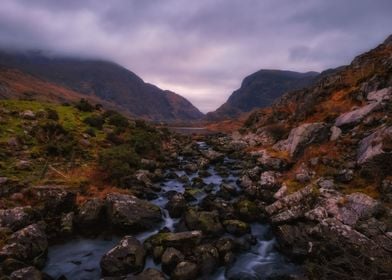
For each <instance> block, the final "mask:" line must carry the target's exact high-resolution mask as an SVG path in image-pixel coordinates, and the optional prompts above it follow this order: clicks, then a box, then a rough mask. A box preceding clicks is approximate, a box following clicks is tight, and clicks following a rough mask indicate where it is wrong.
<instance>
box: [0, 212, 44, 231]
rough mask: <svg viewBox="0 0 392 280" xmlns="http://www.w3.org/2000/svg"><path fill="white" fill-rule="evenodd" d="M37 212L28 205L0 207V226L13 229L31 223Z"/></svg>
mask: <svg viewBox="0 0 392 280" xmlns="http://www.w3.org/2000/svg"><path fill="white" fill-rule="evenodd" d="M36 217H37V213H36V212H35V211H34V210H33V208H31V207H30V206H25V207H15V208H11V209H0V227H8V228H10V229H12V230H13V231H16V230H19V229H21V228H23V227H26V226H28V225H30V224H32V223H33V222H34V221H35V220H36Z"/></svg>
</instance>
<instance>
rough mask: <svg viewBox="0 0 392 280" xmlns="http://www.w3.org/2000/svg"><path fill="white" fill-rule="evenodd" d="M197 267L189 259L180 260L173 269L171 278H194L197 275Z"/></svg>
mask: <svg viewBox="0 0 392 280" xmlns="http://www.w3.org/2000/svg"><path fill="white" fill-rule="evenodd" d="M198 271H199V269H198V267H197V265H196V264H195V263H193V262H189V261H183V262H180V263H179V264H178V265H177V266H176V268H175V269H174V271H173V273H172V275H171V279H173V280H194V279H196V278H197V275H198Z"/></svg>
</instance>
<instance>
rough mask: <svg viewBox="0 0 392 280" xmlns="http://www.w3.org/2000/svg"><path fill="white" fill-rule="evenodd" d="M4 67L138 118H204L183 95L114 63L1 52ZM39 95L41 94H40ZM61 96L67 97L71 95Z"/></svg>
mask: <svg viewBox="0 0 392 280" xmlns="http://www.w3.org/2000/svg"><path fill="white" fill-rule="evenodd" d="M0 65H2V67H3V69H4V68H6V70H8V71H9V73H8V75H9V74H10V72H11V70H12V69H7V68H15V69H17V70H19V71H20V72H24V73H25V74H28V75H30V76H33V77H34V78H35V79H40V80H42V81H43V82H45V83H50V84H53V85H55V86H57V87H62V88H65V89H64V90H61V91H62V92H64V91H65V90H66V91H68V92H69V91H73V92H76V93H78V94H79V95H80V94H81V95H84V96H85V97H87V98H93V99H95V100H102V102H101V103H110V104H112V105H113V106H116V107H117V109H119V110H121V111H123V112H125V113H128V114H129V115H131V116H134V117H139V118H146V119H150V120H154V121H193V120H198V119H200V118H201V117H202V116H203V114H202V113H201V112H200V111H199V110H198V109H197V108H195V107H194V106H193V105H192V104H191V103H190V102H189V101H188V100H186V99H185V98H183V97H181V96H180V95H178V94H176V93H173V92H170V91H165V90H161V89H160V88H158V87H156V86H154V85H151V84H148V83H145V82H144V81H143V80H142V79H141V78H140V77H138V76H137V75H136V74H134V73H132V72H131V71H129V70H127V69H125V68H123V67H121V66H119V65H117V64H114V63H111V62H107V61H99V60H82V59H74V58H56V57H49V56H45V55H42V54H40V53H23V54H21V53H7V52H0ZM14 80H17V79H16V78H15V79H14ZM15 82H16V81H15ZM8 83H10V82H9V81H8ZM8 87H13V84H12V83H11V84H10V85H7V83H3V84H2V88H3V90H2V91H3V92H4V91H6V90H7V88H8ZM43 90H44V91H45V88H43ZM9 91H11V90H9ZM36 93H37V94H38V95H39V91H37V92H36ZM58 95H60V96H61V97H59V98H64V99H66V98H67V95H65V96H64V95H62V94H60V93H58Z"/></svg>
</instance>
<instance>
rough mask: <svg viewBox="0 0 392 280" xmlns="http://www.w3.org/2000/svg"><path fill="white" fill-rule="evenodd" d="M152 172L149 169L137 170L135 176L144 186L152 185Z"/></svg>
mask: <svg viewBox="0 0 392 280" xmlns="http://www.w3.org/2000/svg"><path fill="white" fill-rule="evenodd" d="M152 177H153V176H152V174H151V173H150V171H148V170H137V171H136V172H135V178H136V180H137V181H138V182H140V183H141V184H142V185H143V186H151V185H152V182H151V178H152Z"/></svg>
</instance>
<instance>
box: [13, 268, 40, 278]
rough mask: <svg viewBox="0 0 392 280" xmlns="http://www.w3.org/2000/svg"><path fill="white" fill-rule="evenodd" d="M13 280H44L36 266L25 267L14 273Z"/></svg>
mask: <svg viewBox="0 0 392 280" xmlns="http://www.w3.org/2000/svg"><path fill="white" fill-rule="evenodd" d="M10 279H11V280H42V279H43V276H42V273H41V272H40V271H39V270H37V269H36V268H35V267H34V266H29V267H25V268H22V269H19V270H16V271H14V272H12V274H11V275H10Z"/></svg>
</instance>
